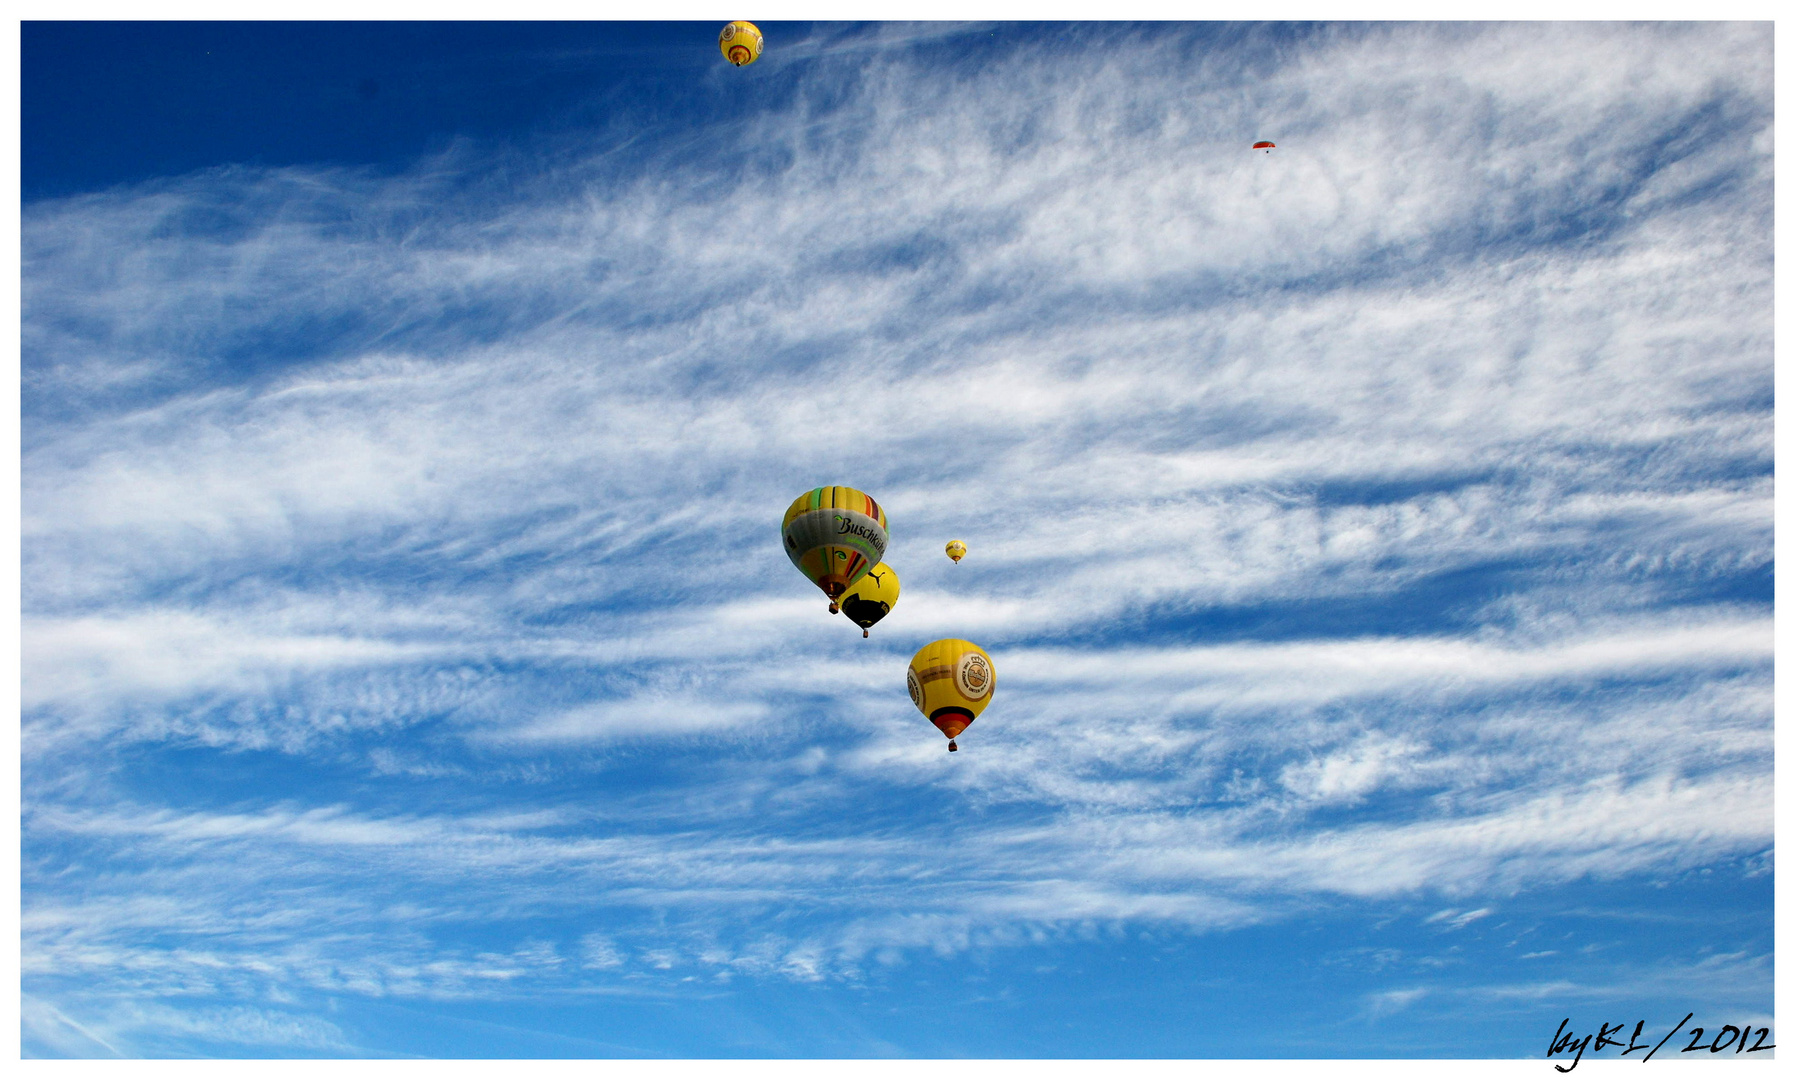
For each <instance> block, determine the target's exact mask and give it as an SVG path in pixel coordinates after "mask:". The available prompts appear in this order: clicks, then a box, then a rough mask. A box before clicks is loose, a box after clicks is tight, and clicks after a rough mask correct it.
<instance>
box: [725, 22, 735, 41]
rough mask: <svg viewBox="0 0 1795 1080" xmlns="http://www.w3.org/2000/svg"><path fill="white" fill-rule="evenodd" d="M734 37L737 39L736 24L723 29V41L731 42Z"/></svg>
mask: <svg viewBox="0 0 1795 1080" xmlns="http://www.w3.org/2000/svg"><path fill="white" fill-rule="evenodd" d="M734 37H735V23H730V24H729V25H728V26H725V27H724V28H723V40H724V41H729V40H730V39H732V38H734Z"/></svg>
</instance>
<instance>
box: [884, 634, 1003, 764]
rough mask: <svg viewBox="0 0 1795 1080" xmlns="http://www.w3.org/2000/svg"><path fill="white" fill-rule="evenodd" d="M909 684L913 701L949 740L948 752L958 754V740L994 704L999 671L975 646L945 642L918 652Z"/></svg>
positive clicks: (950, 639)
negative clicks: (956, 738) (955, 739)
mask: <svg viewBox="0 0 1795 1080" xmlns="http://www.w3.org/2000/svg"><path fill="white" fill-rule="evenodd" d="M905 681H906V682H908V683H909V684H910V700H911V701H913V702H915V703H916V707H917V708H918V709H921V710H922V714H923V715H924V716H926V717H928V718H929V720H930V721H931V722H932V723H934V725H935V726H936V727H938V728H940V729H941V734H943V735H946V736H947V748H948V749H949V750H958V749H959V748H960V745H959V743H956V742H955V741H954V738H955V736H957V735H959V734H960V732H962V731H965V730H966V726H967V725H968V724H970V723H972V721H973V720H974V719H976V718H977V717H978V714H979V713H982V712H984V711H985V706H987V705H989V704H991V694H992V692H993V691H994V690H995V689H996V687H997V669H996V668H995V667H993V666H992V665H991V658H990V657H989V656H987V655H985V650H983V649H981V648H979V647H978V646H977V645H974V644H973V643H972V642H970V641H961V640H960V639H959V638H943V639H942V640H940V641H931V642H929V643H928V644H927V645H924V646H923V647H922V648H920V649H918V650H916V655H915V656H913V657H911V659H910V670H909V671H908V672H906V673H905Z"/></svg>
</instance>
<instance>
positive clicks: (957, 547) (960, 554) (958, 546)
mask: <svg viewBox="0 0 1795 1080" xmlns="http://www.w3.org/2000/svg"><path fill="white" fill-rule="evenodd" d="M947 557H948V558H950V559H952V560H953V561H955V562H959V561H960V560H961V559H964V558H965V557H966V545H965V544H962V543H960V542H959V541H958V540H949V541H948V542H947Z"/></svg>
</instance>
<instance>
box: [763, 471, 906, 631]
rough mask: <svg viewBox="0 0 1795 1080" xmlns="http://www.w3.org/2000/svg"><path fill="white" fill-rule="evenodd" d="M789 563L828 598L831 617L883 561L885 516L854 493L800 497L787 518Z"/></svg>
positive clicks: (821, 491) (823, 491)
mask: <svg viewBox="0 0 1795 1080" xmlns="http://www.w3.org/2000/svg"><path fill="white" fill-rule="evenodd" d="M781 532H782V534H783V535H782V536H781V540H783V541H784V544H785V554H786V557H787V558H789V559H791V561H792V565H793V566H795V567H797V568H798V570H799V571H800V572H802V573H803V575H804V576H805V577H807V578H809V579H810V580H811V581H812V582H813V583H814V584H815V585H816V587H817V588H819V589H821V590H823V594H824V595H825V596H827V597H828V598H829V613H830V614H831V615H833V614H835V613H836V612H837V611H839V610H841V609H840V607H839V606H838V605H837V603H836V601H837V600H839V599H840V597H841V594H842V593H844V592H846V591H847V590H848V586H850V585H852V584H854V583H855V582H856V581H859V580H860V579H861V578H863V577H865V576H866V572H867V571H868V570H871V569H872V568H873V567H875V566H877V565H879V560H880V559H883V558H884V557H885V545H886V543H887V539H886V534H885V511H884V510H883V509H882V508H881V507H880V506H879V504H878V503H876V502H874V501H873V499H872V496H870V495H868V494H866V493H865V492H863V491H855V490H854V489H853V488H851V487H820V488H814V489H812V490H811V491H809V492H807V493H805V494H803V495H800V496H798V497H797V499H796V500H794V501H793V502H792V504H791V507H790V508H789V509H787V510H786V512H785V526H784V528H783V529H782V530H781Z"/></svg>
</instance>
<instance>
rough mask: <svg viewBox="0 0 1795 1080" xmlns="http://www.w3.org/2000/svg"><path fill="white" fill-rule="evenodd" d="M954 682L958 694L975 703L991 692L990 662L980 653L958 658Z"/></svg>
mask: <svg viewBox="0 0 1795 1080" xmlns="http://www.w3.org/2000/svg"><path fill="white" fill-rule="evenodd" d="M954 682H956V683H958V684H959V686H960V693H962V694H965V695H966V696H967V697H969V698H971V699H972V700H974V701H977V700H978V699H979V698H982V697H984V696H985V695H986V694H989V693H990V692H991V662H990V661H989V660H986V659H985V657H984V655H983V654H981V653H967V654H966V655H965V656H962V657H960V665H959V667H958V668H957V669H956V670H955V671H954Z"/></svg>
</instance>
